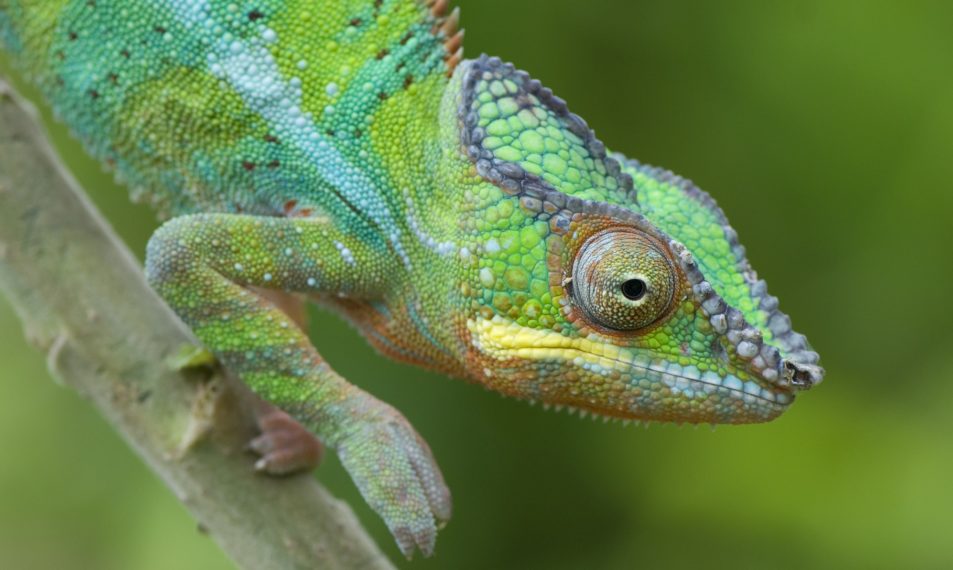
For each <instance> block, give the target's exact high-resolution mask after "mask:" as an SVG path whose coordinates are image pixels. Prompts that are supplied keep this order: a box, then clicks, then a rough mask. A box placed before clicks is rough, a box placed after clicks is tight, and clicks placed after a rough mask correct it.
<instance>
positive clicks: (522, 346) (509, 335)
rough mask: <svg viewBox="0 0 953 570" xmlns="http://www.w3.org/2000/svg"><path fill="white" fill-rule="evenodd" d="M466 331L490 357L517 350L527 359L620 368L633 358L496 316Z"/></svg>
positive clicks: (474, 323)
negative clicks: (611, 364) (578, 362)
mask: <svg viewBox="0 0 953 570" xmlns="http://www.w3.org/2000/svg"><path fill="white" fill-rule="evenodd" d="M467 328H468V329H469V330H470V333H471V334H472V335H473V338H474V340H475V341H476V344H477V345H478V346H479V347H480V348H481V349H482V350H483V351H484V352H487V353H489V354H493V353H494V352H496V351H504V352H508V351H513V350H519V352H520V354H521V355H524V356H526V357H529V358H536V359H542V358H559V359H562V360H573V359H575V358H583V359H584V360H585V361H586V362H588V363H589V364H599V365H602V366H605V365H606V364H607V361H606V359H608V360H609V361H611V362H613V363H614V365H615V366H619V365H620V364H621V362H619V361H624V362H628V361H629V360H630V359H631V358H632V355H631V354H629V353H628V351H626V350H624V349H620V348H619V347H618V346H616V345H614V344H610V343H603V342H593V341H591V340H589V339H586V338H569V337H565V336H563V335H561V334H559V333H556V332H553V331H550V330H540V329H532V328H529V327H523V326H520V325H519V324H517V323H516V322H513V321H508V320H506V319H504V318H502V317H500V316H499V315H497V316H494V317H493V318H492V319H469V320H467Z"/></svg>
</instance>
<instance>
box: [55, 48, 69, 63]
mask: <svg viewBox="0 0 953 570" xmlns="http://www.w3.org/2000/svg"><path fill="white" fill-rule="evenodd" d="M55 55H56V59H58V60H60V61H64V60H65V59H66V52H65V51H63V50H61V49H59V50H56V54H55Z"/></svg>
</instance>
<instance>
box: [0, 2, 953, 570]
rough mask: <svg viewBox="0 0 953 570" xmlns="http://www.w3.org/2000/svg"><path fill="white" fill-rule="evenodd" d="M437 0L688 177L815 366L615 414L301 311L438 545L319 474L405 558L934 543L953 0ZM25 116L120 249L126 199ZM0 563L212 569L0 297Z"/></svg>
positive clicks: (929, 549) (840, 559) (945, 382)
mask: <svg viewBox="0 0 953 570" xmlns="http://www.w3.org/2000/svg"><path fill="white" fill-rule="evenodd" d="M456 3H457V4H458V5H460V6H461V7H462V8H463V23H464V27H466V28H467V41H466V44H467V50H468V53H469V54H470V55H471V56H473V55H476V54H479V53H480V52H483V51H486V52H490V53H494V54H496V55H499V56H501V57H503V58H505V59H507V60H511V61H514V62H516V63H517V65H519V66H520V67H523V68H524V69H528V70H530V71H531V72H532V73H533V74H534V75H535V76H536V77H538V78H539V79H541V80H542V81H543V82H544V83H545V84H547V85H548V86H549V87H552V88H553V89H554V90H555V91H556V92H557V93H558V94H559V95H561V96H562V97H563V98H565V99H566V100H568V101H569V102H570V105H571V107H572V109H573V110H574V111H576V112H577V113H579V114H581V115H582V116H584V117H586V118H587V120H588V121H589V123H590V124H591V125H593V126H594V127H595V129H596V130H597V132H598V134H599V135H600V137H601V138H602V139H603V141H605V142H606V143H607V144H608V145H609V146H610V147H612V148H615V149H618V150H622V151H624V152H626V153H628V154H630V155H631V156H634V157H638V158H639V159H641V160H643V161H646V162H651V163H655V164H661V165H665V166H667V167H669V168H672V169H674V170H676V171H677V172H679V173H683V174H685V175H687V176H690V177H692V178H693V179H694V180H695V181H696V182H697V183H699V185H701V186H702V187H703V188H706V189H708V190H709V191H710V192H711V193H713V194H714V196H715V197H716V198H717V199H718V201H719V203H720V204H721V205H722V206H723V207H724V209H725V210H726V212H727V213H728V215H729V217H730V219H731V221H732V223H733V225H734V227H735V228H736V229H737V230H738V231H739V233H740V235H741V237H742V241H743V242H744V243H745V244H746V245H747V247H748V250H749V252H750V257H751V260H752V262H753V264H754V266H755V268H757V269H758V271H759V273H760V274H761V275H762V276H763V277H765V278H766V279H767V280H768V282H769V283H770V288H771V291H772V292H773V293H774V294H776V295H778V296H779V297H780V298H781V300H782V307H783V309H784V310H786V311H787V312H788V313H789V314H791V315H792V316H793V319H794V323H795V326H796V328H797V329H798V330H799V331H801V332H804V333H806V334H807V335H808V337H809V338H810V339H811V341H812V343H813V344H814V346H815V347H816V348H817V349H818V351H819V352H820V353H821V355H822V359H823V364H824V365H825V366H826V368H827V370H828V373H827V379H826V381H825V383H824V384H823V385H822V386H820V387H819V388H817V389H816V390H815V391H812V392H810V393H808V394H806V395H804V396H803V397H801V398H799V401H798V402H797V404H796V405H795V406H794V407H793V408H792V409H791V410H790V411H789V412H788V413H787V414H785V415H784V416H783V417H781V418H780V419H779V420H777V421H775V422H773V423H771V424H767V425H759V426H743V427H720V428H718V429H717V430H715V431H711V430H710V429H709V428H708V427H703V428H700V429H693V428H691V427H684V428H679V427H676V426H653V427H652V428H650V429H648V430H642V429H641V428H639V429H633V428H628V429H623V428H622V427H621V426H619V425H615V424H610V425H603V424H602V423H601V422H598V423H595V422H591V421H589V420H580V419H578V418H576V417H571V416H568V415H566V414H555V413H546V412H543V411H542V410H540V409H539V408H533V407H529V406H528V405H526V404H523V403H519V402H515V401H510V400H504V399H502V398H500V397H499V396H497V395H494V394H491V393H489V392H486V391H484V390H482V389H480V388H477V387H474V386H470V385H466V384H464V383H461V382H455V381H449V380H446V379H444V378H441V377H439V376H437V375H434V374H428V373H425V372H422V371H419V370H416V369H412V368H409V367H405V366H401V365H396V364H393V363H390V362H388V361H385V360H383V359H381V358H379V357H376V356H374V355H373V354H372V351H371V350H370V349H368V348H367V347H366V346H365V344H364V343H363V341H362V340H361V339H360V338H359V337H358V336H356V335H355V334H354V333H353V332H351V331H350V330H349V329H348V328H347V327H345V326H344V325H343V324H341V323H340V322H338V321H336V320H335V319H334V318H332V317H329V316H326V315H319V320H318V321H317V322H316V324H315V326H314V338H315V341H316V342H317V344H318V346H319V347H320V348H321V350H322V352H323V353H324V354H325V355H326V356H327V357H328V358H329V359H330V361H331V362H332V363H333V364H334V365H335V366H336V367H337V368H338V370H339V371H340V372H342V373H343V374H344V375H345V376H347V377H348V378H351V379H353V380H355V381H357V382H358V383H359V384H361V385H362V386H364V387H367V388H368V389H370V390H371V391H372V392H373V393H375V394H377V395H378V396H380V397H382V398H383V399H384V400H386V401H389V402H391V403H393V404H394V405H396V406H397V407H398V408H399V409H401V410H403V411H404V412H405V413H406V415H407V416H408V417H409V418H410V419H411V421H412V422H413V423H414V424H415V425H416V427H417V428H418V429H419V430H420V432H421V433H422V434H423V435H424V436H425V437H426V438H427V440H428V441H429V442H430V444H431V446H432V447H433V449H434V452H435V453H436V456H437V457H438V459H439V461H440V465H441V466H442V468H443V471H444V473H445V475H446V477H447V480H448V481H449V483H450V485H451V487H452V489H453V491H454V498H455V517H454V520H453V521H452V523H451V524H450V525H449V527H448V528H447V529H446V530H445V531H444V532H443V533H442V534H441V536H440V540H439V543H438V553H437V557H436V558H434V559H431V560H424V561H416V562H413V563H412V564H408V563H406V562H404V561H403V560H402V559H400V557H399V554H398V553H397V551H396V548H395V547H394V546H393V543H392V541H391V539H390V538H389V536H388V535H387V532H386V530H385V528H384V527H383V525H382V523H381V522H380V521H379V520H378V519H377V517H375V516H374V515H373V513H371V512H370V511H369V509H368V508H367V507H366V506H365V505H364V503H363V501H361V500H360V498H359V496H358V494H357V492H356V491H355V489H354V488H353V486H352V485H351V483H350V481H349V480H348V479H347V477H346V475H345V474H344V472H343V470H342V469H341V467H340V465H339V464H338V463H337V461H336V459H334V458H331V459H330V460H329V461H328V462H327V464H326V465H325V466H323V467H322V468H321V469H320V471H319V473H318V477H320V479H321V480H322V481H323V482H324V483H326V484H327V485H328V486H329V487H330V488H331V489H332V490H333V491H334V492H335V493H336V494H337V495H338V496H341V497H343V498H345V499H346V500H347V501H348V502H350V503H351V505H352V506H353V507H354V508H355V510H356V511H357V513H358V515H359V516H360V518H361V519H362V520H363V521H364V523H365V525H366V526H367V528H368V529H369V530H370V531H371V532H372V533H373V534H374V536H375V537H376V538H377V539H378V541H379V543H380V544H381V545H382V547H383V548H384V549H385V551H386V552H387V553H388V554H389V555H390V556H391V557H392V558H393V559H394V560H395V561H396V562H397V563H398V564H399V565H401V566H404V567H408V568H411V567H412V568H420V569H426V568H457V569H470V568H474V569H475V568H480V569H483V568H520V569H524V568H528V569H532V568H547V569H558V568H587V569H590V568H592V569H601V568H611V569H615V568H635V567H641V568H682V567H686V568H688V567H692V568H697V567H705V568H729V567H730V568H806V567H810V568H850V567H855V568H951V567H953V412H951V408H953V302H951V295H950V292H949V289H950V285H949V284H950V282H951V279H953V263H951V258H953V256H951V253H950V246H951V244H953V219H951V214H953V207H951V206H953V189H951V181H953V33H951V32H950V30H951V25H953V3H950V2H943V1H937V2H926V1H922V2H920V1H917V2H885V1H877V0H836V1H835V0H805V1H801V2H789V3H780V2H777V3H775V2H762V1H760V0H731V1H727V0H723V1H721V2H695V1H690V0H678V1H666V2H647V1H634V0H587V1H585V2H581V1H579V0H548V1H547V2H538V1H532V0H457V2H456ZM7 63H8V62H3V61H2V60H0V70H2V69H8V67H6V65H7ZM27 93H28V94H29V95H31V96H35V94H34V93H33V92H32V91H27ZM34 98H35V97H34ZM48 124H50V129H51V131H52V133H53V137H54V139H55V142H56V145H57V147H58V148H59V149H60V151H61V152H62V154H63V156H64V158H65V159H66V161H67V163H68V164H69V165H70V167H71V168H72V169H73V170H74V172H75V173H76V174H77V175H78V177H79V179H80V180H81V181H82V182H83V183H84V185H85V186H86V188H87V189H88V190H89V192H90V193H91V195H92V197H93V199H94V200H95V202H96V203H97V205H99V207H100V208H101V209H102V210H103V211H104V213H105V214H106V215H107V217H108V218H109V219H110V220H111V221H112V222H113V223H114V224H115V226H116V229H117V230H118V231H119V233H120V234H121V235H122V236H123V237H124V238H125V239H126V241H127V243H128V244H129V245H130V247H131V248H132V249H133V251H135V252H136V253H137V254H138V255H140V256H141V254H142V252H143V250H144V245H145V242H146V240H147V238H148V236H149V234H150V233H151V231H152V230H153V229H154V228H155V226H156V222H155V221H154V218H153V217H152V214H151V213H150V212H149V211H148V210H147V209H146V208H144V207H141V206H134V205H131V204H130V203H129V202H128V201H127V199H126V193H125V191H124V190H123V189H121V188H118V187H116V186H115V185H114V184H113V182H112V180H111V177H110V176H109V175H107V174H104V173H103V172H102V171H101V170H100V168H99V166H98V165H96V164H95V163H93V162H91V161H90V160H89V159H88V158H87V157H86V156H85V155H84V154H83V152H82V151H81V149H80V148H79V147H78V146H77V144H76V143H75V142H74V141H72V140H71V139H70V138H69V136H68V135H67V134H66V133H65V131H64V129H63V128H62V127H60V126H58V125H55V124H52V123H48ZM0 567H2V568H9V569H20V568H91V569H92V568H94V569H104V570H105V569H133V568H134V569H169V568H176V569H203V570H207V569H218V568H223V569H224V568H231V567H232V566H231V564H230V563H229V562H228V561H227V560H226V559H225V557H224V556H223V555H222V554H221V553H220V552H219V550H218V549H217V547H216V546H215V544H214V543H212V542H211V541H210V540H209V539H208V538H207V537H205V536H203V535H201V534H200V533H199V532H197V530H196V525H195V523H194V522H193V521H192V519H191V518H190V517H189V515H188V514H187V513H186V511H185V510H184V509H183V508H182V507H181V506H179V504H178V503H177V502H176V500H175V499H174V498H173V496H172V494H171V493H170V492H169V491H168V490H167V489H166V488H164V487H163V486H162V485H161V484H160V483H159V481H158V480H157V479H156V478H155V477H154V476H153V475H152V474H151V473H150V472H149V471H148V470H147V469H146V468H145V467H144V466H143V464H142V463H140V461H139V460H138V459H137V458H136V457H135V456H134V455H133V454H132V453H131V452H130V451H129V450H128V449H127V448H126V446H125V445H124V444H123V442H122V441H121V440H120V438H119V437H118V436H117V435H116V434H115V433H113V432H112V431H111V430H110V428H109V427H108V426H107V425H106V424H105V423H104V421H103V420H102V419H100V418H99V417H98V416H97V415H96V413H95V412H94V411H93V409H92V408H91V407H90V406H89V405H88V404H87V403H86V402H84V401H82V400H80V399H79V398H78V397H77V396H76V395H75V394H73V393H71V392H69V391H68V390H66V389H63V388H61V387H58V386H57V385H55V384H54V383H53V382H52V381H51V380H50V378H49V376H48V374H47V372H46V370H45V368H44V362H43V358H42V357H41V355H40V354H38V353H36V352H34V351H33V350H32V349H30V348H29V347H28V346H27V345H26V344H25V342H24V341H23V338H22V335H21V328H20V325H19V324H18V322H17V321H16V319H15V318H14V315H13V314H12V312H11V310H10V308H9V307H8V306H7V305H6V304H5V302H4V301H3V300H0Z"/></svg>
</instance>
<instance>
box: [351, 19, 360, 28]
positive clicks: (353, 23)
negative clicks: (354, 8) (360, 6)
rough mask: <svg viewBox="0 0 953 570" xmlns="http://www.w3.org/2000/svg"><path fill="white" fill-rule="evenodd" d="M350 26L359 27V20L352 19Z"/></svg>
mask: <svg viewBox="0 0 953 570" xmlns="http://www.w3.org/2000/svg"><path fill="white" fill-rule="evenodd" d="M350 24H351V25H352V26H354V27H355V28H356V27H358V26H360V25H361V19H360V18H354V19H353V20H351V22H350Z"/></svg>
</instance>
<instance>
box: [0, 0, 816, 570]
mask: <svg viewBox="0 0 953 570" xmlns="http://www.w3.org/2000/svg"><path fill="white" fill-rule="evenodd" d="M0 42H2V45H3V47H4V49H5V50H6V51H7V52H8V53H9V54H10V56H11V58H12V59H13V60H14V61H15V62H16V63H17V65H18V66H19V69H20V70H21V71H22V72H23V73H24V74H25V76H26V77H28V78H29V79H30V80H31V81H33V82H34V83H35V84H36V85H38V86H39V87H40V89H41V90H42V92H43V93H44V95H45V97H46V98H47V100H48V101H49V102H50V104H51V105H52V107H53V109H54V110H55V112H56V115H57V117H58V118H59V119H60V120H62V121H63V122H65V123H66V124H67V125H68V126H69V127H70V129H71V130H72V132H73V133H74V134H75V136H76V137H78V139H79V140H80V141H82V143H83V144H84V145H85V147H86V148H87V150H88V151H89V153H90V154H91V155H93V156H94V157H96V158H97V159H99V160H100V161H101V162H103V163H104V164H105V165H107V167H108V168H110V169H112V171H113V172H114V173H115V175H116V177H117V178H118V179H119V180H120V181H121V182H123V183H124V184H125V185H127V186H128V187H129V188H130V191H131V195H132V197H133V198H134V199H137V200H142V201H146V202H149V203H151V204H152V205H153V206H154V207H155V209H156V210H157V212H158V213H159V215H160V216H161V217H162V218H163V219H164V220H165V221H164V223H163V225H162V226H161V227H160V228H159V229H158V230H157V231H156V232H155V234H154V235H153V236H152V238H151V240H150V242H149V244H148V247H147V252H146V264H145V271H146V275H147V277H148V279H149V281H150V283H151V284H152V286H153V287H154V289H155V290H156V291H157V292H158V293H159V295H160V296H161V297H162V298H163V299H164V300H165V301H166V302H167V303H168V304H169V306H170V307H171V308H172V309H173V310H174V311H175V312H176V313H177V314H178V315H179V316H180V317H181V319H182V320H183V321H184V322H185V323H186V324H187V325H188V326H189V327H190V329H191V330H192V331H193V332H194V334H195V335H196V337H197V338H198V339H199V340H200V341H201V343H202V344H203V345H204V347H206V349H207V350H208V351H210V352H211V353H212V354H213V355H214V357H215V358H216V359H217V360H218V361H219V362H221V363H222V364H223V365H224V366H225V367H226V368H227V369H229V370H230V371H232V372H234V373H235V374H236V375H237V376H238V377H240V379H241V380H242V381H243V382H244V383H245V384H247V385H248V386H249V387H250V388H251V389H252V390H253V391H254V392H255V393H256V394H257V395H259V396H260V397H261V398H262V399H263V400H264V401H266V402H268V403H270V404H272V405H274V406H276V407H277V408H278V409H280V410H283V412H285V413H287V414H288V415H289V416H290V417H292V418H294V421H295V422H296V424H295V425H300V426H301V427H302V428H304V430H306V431H307V433H309V434H313V435H314V436H316V437H317V438H319V439H320V441H322V442H323V443H324V444H325V445H327V446H328V447H330V448H332V449H334V450H335V452H336V453H337V454H338V456H339V457H340V459H341V462H342V464H343V466H344V467H345V469H346V470H347V471H348V473H349V474H350V476H351V478H352V479H353V481H354V483H355V484H356V485H357V487H358V489H359V490H360V492H361V494H362V495H363V497H364V498H365V499H366V501H367V502H368V504H369V505H370V506H371V507H372V508H373V509H374V510H375V511H376V512H377V513H378V514H379V515H380V516H381V517H382V518H383V520H384V522H385V523H386V525H387V527H388V528H389V530H390V531H391V533H392V534H393V536H394V537H395V539H396V541H397V544H398V546H399V548H400V549H401V551H402V552H403V553H404V554H405V555H407V556H408V557H410V556H411V555H413V554H414V553H415V552H416V551H418V550H419V551H421V552H422V553H423V554H424V555H430V554H431V553H432V552H433V550H434V546H435V541H436V535H437V532H438V529H439V528H441V527H442V525H443V524H444V523H445V522H446V521H447V520H448V519H449V518H450V514H451V498H450V492H449V490H448V488H447V485H446V484H445V481H444V479H443V476H442V475H441V472H440V470H439V468H438V466H437V464H436V462H435V460H434V458H433V454H432V453H431V451H430V449H429V447H428V446H427V444H426V442H425V441H424V440H423V439H422V438H421V436H420V435H418V434H417V432H416V431H415V430H414V428H413V427H412V426H411V425H410V423H409V422H408V421H407V419H405V417H404V416H403V415H402V414H401V413H400V412H399V411H397V410H396V409H394V408H393V407H391V406H389V405H388V404H386V403H384V402H381V401H380V400H378V399H376V398H375V397H374V396H372V395H371V394H369V393H367V392H366V391H364V390H361V389H360V388H358V387H357V386H355V385H354V384H352V383H350V382H348V381H347V380H346V379H345V378H343V377H342V376H341V375H339V374H338V373H336V372H335V371H334V370H333V369H332V368H331V367H330V366H329V365H328V363H327V362H326V361H325V360H324V359H323V358H322V356H321V354H320V353H319V352H318V350H317V349H316V348H315V347H314V346H313V345H312V343H311V341H310V340H309V338H308V336H307V333H306V329H305V327H304V325H303V323H302V322H301V320H300V319H296V318H295V317H294V312H295V311H294V310H293V307H294V306H300V304H301V303H304V302H316V303H319V304H321V305H323V306H325V307H328V308H330V309H331V310H333V311H335V312H337V313H338V314H340V315H342V316H343V317H344V318H345V319H346V320H347V321H349V322H350V323H351V324H353V325H354V326H355V327H356V328H357V329H358V330H359V331H360V332H361V333H362V334H363V335H364V337H365V338H366V339H367V341H368V342H369V343H370V344H371V345H373V346H374V347H375V348H376V349H377V350H378V351H379V352H380V353H382V354H383V355H385V356H387V357H390V358H393V359H396V360H398V361H402V362H407V363H412V364H415V365H418V366H422V367H425V368H428V369H433V370H437V371H440V372H443V373H445V374H446V375H449V376H454V377H459V378H463V379H465V380H468V381H470V382H473V383H475V384H478V385H482V386H484V387H486V388H489V389H491V390H495V391H498V392H500V393H502V394H504V395H506V396H511V397H514V398H519V399H523V400H528V401H531V402H542V403H543V404H546V405H548V406H555V407H557V408H568V409H569V410H575V411H579V412H581V413H583V414H595V415H599V416H603V417H605V418H611V419H618V420H623V421H630V420H635V421H656V422H678V423H696V424H697V423H712V424H721V423H727V424H741V423H753V422H765V421H769V420H772V419H773V418H776V417H777V416H779V415H780V414H781V413H782V412H784V411H785V410H786V409H787V408H788V407H789V406H790V405H791V403H792V402H793V400H794V398H795V395H796V394H797V393H798V392H800V391H803V390H806V389H808V388H811V387H812V386H814V385H816V384H818V383H819V382H821V380H822V379H823V376H824V370H823V369H822V368H821V367H820V365H819V357H818V354H817V352H815V351H814V350H813V349H812V348H811V346H810V344H809V343H808V342H807V340H806V338H805V337H804V336H803V335H801V334H799V333H796V332H794V331H793V330H792V328H791V321H790V319H789V318H788V317H787V316H786V315H785V314H784V313H782V312H781V311H780V310H779V307H778V300H777V298H776V297H774V296H772V295H770V294H769V293H768V292H767V286H766V284H765V282H764V281H763V280H761V279H759V278H758V276H757V274H756V272H755V271H754V270H753V269H752V267H751V265H750V264H749V262H748V261H747V258H746V254H745V248H744V247H743V246H742V245H741V244H740V242H739V239H738V235H737V233H736V232H735V230H733V229H732V227H731V226H730V225H729V223H728V221H727V219H726V217H725V215H724V213H723V212H722V210H721V209H720V208H719V207H718V205H717V204H716V203H715V201H714V200H713V199H712V198H711V197H710V196H709V195H708V194H706V193H705V192H703V191H702V190H700V189H699V188H698V187H697V186H695V185H694V184H693V183H692V182H691V181H689V180H687V179H685V178H681V177H679V176H677V175H675V174H673V173H672V172H670V171H668V170H665V169H662V168H658V167H654V166H650V165H647V164H643V163H641V162H638V161H636V160H633V159H629V158H627V157H625V156H624V155H622V154H618V153H616V152H613V151H610V150H607V148H606V147H605V145H604V144H603V143H602V142H601V141H600V140H599V139H598V138H597V137H596V136H595V134H594V132H593V130H592V129H591V128H590V127H589V126H588V125H587V123H586V122H585V121H584V120H583V119H582V118H580V117H579V116H577V115H575V114H574V113H572V112H571V111H570V110H569V107H568V105H567V103H566V102H565V101H564V100H563V99H561V98H559V97H558V96H556V95H554V94H553V92H552V90H550V89H549V88H547V87H545V86H543V85H542V83H541V82H540V81H538V80H536V79H533V78H532V77H531V76H530V75H529V74H527V73H526V72H524V71H521V70H519V69H517V68H516V67H515V66H514V65H512V64H509V63H505V62H503V61H501V60H500V59H499V58H495V57H489V56H486V55H484V56H481V57H479V58H477V59H464V57H463V45H462V44H463V31H462V30H461V29H460V27H459V9H454V10H451V9H450V7H449V5H448V2H447V0H0ZM0 128H2V127H0ZM266 436H267V434H265V436H263V437H266ZM276 442H277V440H274V441H271V442H270V443H269V442H268V441H265V444H264V445H261V446H259V451H260V452H261V453H262V457H261V460H260V461H259V467H260V468H263V469H264V470H266V471H270V472H280V471H281V470H282V469H283V468H284V467H286V466H287V465H283V462H286V460H288V453H291V452H289V451H288V450H287V449H283V448H282V446H281V444H280V442H277V443H276Z"/></svg>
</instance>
